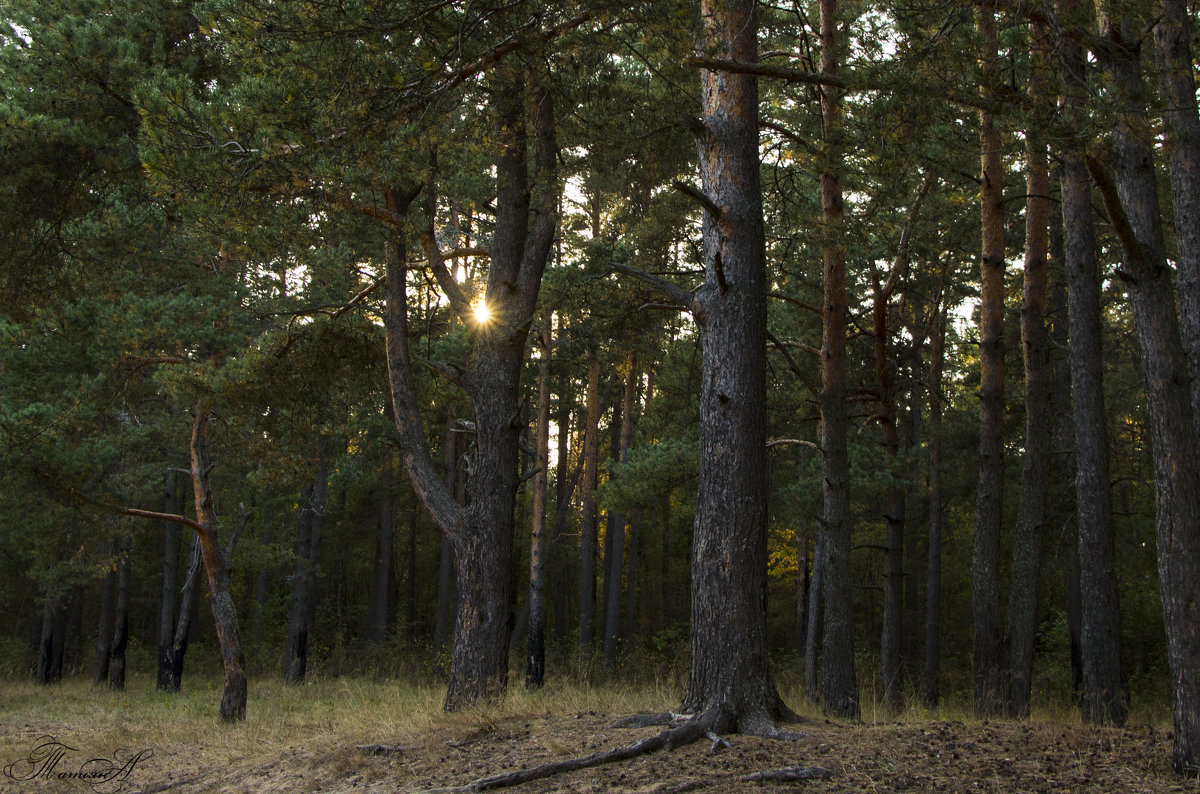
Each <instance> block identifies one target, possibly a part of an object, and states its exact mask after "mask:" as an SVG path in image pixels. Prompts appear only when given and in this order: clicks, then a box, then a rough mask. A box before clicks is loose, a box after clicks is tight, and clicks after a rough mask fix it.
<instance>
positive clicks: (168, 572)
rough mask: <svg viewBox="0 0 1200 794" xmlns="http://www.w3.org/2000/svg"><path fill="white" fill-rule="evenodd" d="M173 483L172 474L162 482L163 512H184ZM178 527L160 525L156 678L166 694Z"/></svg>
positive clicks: (177, 561) (167, 522) (166, 524)
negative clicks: (159, 585) (161, 540)
mask: <svg viewBox="0 0 1200 794" xmlns="http://www.w3.org/2000/svg"><path fill="white" fill-rule="evenodd" d="M179 502H180V499H179V495H178V490H177V488H176V484H175V472H173V471H170V472H167V474H166V476H165V477H164V481H163V512H166V513H173V514H178V513H182V512H183V507H182V505H181V504H180V503H179ZM180 531H181V530H180V527H179V525H178V524H176V523H175V522H173V521H164V522H163V525H162V537H163V561H162V586H161V587H160V588H159V600H158V678H157V682H156V684H155V687H156V688H157V689H160V690H163V691H167V684H168V682H169V681H170V679H171V640H172V638H173V637H174V636H175V610H176V603H175V588H176V587H178V582H177V580H178V578H179V535H180Z"/></svg>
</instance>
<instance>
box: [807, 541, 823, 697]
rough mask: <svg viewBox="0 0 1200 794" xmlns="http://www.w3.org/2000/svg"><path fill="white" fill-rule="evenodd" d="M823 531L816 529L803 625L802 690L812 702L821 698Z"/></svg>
mask: <svg viewBox="0 0 1200 794" xmlns="http://www.w3.org/2000/svg"><path fill="white" fill-rule="evenodd" d="M825 542H826V536H825V532H824V531H822V530H818V531H817V543H816V547H815V548H814V549H813V566H812V582H810V583H809V585H808V609H807V610H806V611H807V622H806V624H805V626H804V692H805V694H807V695H808V699H809V700H811V701H813V702H814V703H816V702H819V701H820V700H821V679H820V677H819V666H818V662H819V656H820V654H821V644H820V637H821V592H822V587H823V585H824V582H823V579H824V575H823V574H822V571H824V569H825V564H824V561H823V560H824V554H825V549H824V546H825Z"/></svg>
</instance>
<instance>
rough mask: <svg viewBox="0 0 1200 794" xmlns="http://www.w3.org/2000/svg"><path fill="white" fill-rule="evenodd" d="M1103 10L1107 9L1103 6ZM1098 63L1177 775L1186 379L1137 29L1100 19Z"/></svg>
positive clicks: (1190, 632) (1196, 501) (1194, 560)
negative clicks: (1138, 388)
mask: <svg viewBox="0 0 1200 794" xmlns="http://www.w3.org/2000/svg"><path fill="white" fill-rule="evenodd" d="M1101 8H1102V10H1107V4H1104V3H1102V4H1101ZM1102 30H1103V33H1104V39H1105V42H1104V43H1105V45H1106V47H1105V52H1104V59H1103V61H1102V65H1103V67H1104V71H1105V77H1106V81H1107V83H1108V88H1109V89H1110V91H1111V93H1112V95H1113V96H1114V98H1115V101H1116V106H1117V111H1118V118H1117V125H1116V129H1115V130H1114V133H1113V139H1112V140H1113V150H1112V158H1113V166H1112V172H1111V173H1110V172H1109V169H1108V167H1107V165H1106V164H1105V163H1104V162H1103V161H1102V160H1101V159H1100V157H1099V156H1098V155H1096V154H1094V153H1089V155H1088V158H1087V166H1088V170H1089V171H1090V172H1091V174H1092V178H1093V179H1094V180H1095V182H1096V186H1097V188H1098V189H1099V191H1100V195H1101V197H1102V198H1103V200H1104V206H1105V209H1107V210H1108V214H1109V218H1110V220H1111V221H1112V223H1113V226H1114V229H1115V231H1116V232H1117V234H1118V236H1119V237H1120V240H1121V244H1122V248H1123V249H1124V251H1125V268H1124V269H1123V270H1122V271H1121V273H1120V275H1121V278H1122V280H1123V281H1124V282H1125V286H1126V289H1127V291H1128V293H1129V298H1130V303H1131V304H1132V306H1133V320H1134V327H1135V329H1136V330H1137V335H1138V344H1139V348H1140V352H1141V360H1142V379H1143V381H1144V383H1145V387H1146V403H1147V408H1148V410H1149V416H1150V438H1151V443H1152V444H1153V449H1154V472H1155V477H1154V479H1155V504H1156V508H1157V518H1156V539H1157V545H1158V579H1159V593H1160V595H1161V597H1162V604H1163V614H1164V618H1165V624H1166V633H1167V662H1168V666H1169V668H1170V672H1171V693H1172V709H1171V710H1172V716H1173V721H1174V733H1175V750H1174V754H1173V762H1174V765H1175V768H1176V769H1177V770H1178V771H1180V772H1186V773H1190V774H1196V773H1200V666H1197V664H1196V660H1197V659H1200V630H1197V626H1200V599H1197V598H1196V592H1197V589H1198V588H1200V448H1198V446H1197V444H1196V436H1197V429H1196V417H1195V415H1194V414H1193V411H1192V402H1191V397H1192V395H1191V388H1190V384H1189V382H1188V380H1187V378H1186V373H1187V371H1188V368H1187V366H1188V365H1187V355H1186V353H1185V350H1184V344H1183V340H1182V338H1181V335H1180V327H1179V321H1178V317H1177V315H1176V308H1175V307H1176V304H1175V291H1174V289H1173V287H1172V284H1171V269H1170V267H1169V265H1168V262H1167V256H1166V245H1165V242H1164V240H1163V234H1162V224H1161V215H1160V213H1159V208H1158V190H1157V184H1156V182H1157V180H1156V178H1155V173H1154V154H1153V152H1154V147H1153V131H1152V130H1151V129H1150V128H1149V124H1148V113H1147V109H1148V108H1149V106H1150V105H1149V99H1148V97H1147V96H1146V92H1145V85H1144V82H1143V80H1142V74H1141V64H1140V60H1139V56H1138V41H1139V35H1140V25H1136V24H1133V23H1131V22H1130V21H1129V20H1124V19H1119V18H1112V17H1110V18H1106V19H1102Z"/></svg>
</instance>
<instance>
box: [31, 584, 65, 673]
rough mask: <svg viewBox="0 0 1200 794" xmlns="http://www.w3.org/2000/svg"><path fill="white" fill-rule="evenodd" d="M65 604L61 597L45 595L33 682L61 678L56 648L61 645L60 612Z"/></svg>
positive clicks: (60, 663) (59, 660)
mask: <svg viewBox="0 0 1200 794" xmlns="http://www.w3.org/2000/svg"><path fill="white" fill-rule="evenodd" d="M64 607H65V605H64V604H63V601H62V598H61V597H54V596H49V595H48V596H47V597H46V602H45V604H44V605H43V606H42V620H41V624H42V627H41V632H40V636H39V639H38V646H37V659H36V661H35V663H34V668H33V682H34V683H35V684H41V685H47V684H53V683H56V682H58V681H60V680H61V679H62V658H61V656H60V655H59V653H58V651H57V648H60V647H61V646H62V640H61V638H60V636H61V632H60V631H59V630H57V629H58V628H59V626H60V624H61V623H62V620H61V617H60V615H61V613H62V611H63V609H64Z"/></svg>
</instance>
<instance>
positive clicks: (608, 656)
mask: <svg viewBox="0 0 1200 794" xmlns="http://www.w3.org/2000/svg"><path fill="white" fill-rule="evenodd" d="M626 367H627V369H626V370H625V391H624V396H623V397H622V399H621V416H620V419H621V421H620V427H621V432H620V436H619V440H618V443H617V451H616V458H617V462H618V463H622V464H623V463H625V462H627V461H628V460H629V445H630V444H631V443H632V442H633V412H634V404H635V402H636V400H637V384H638V376H639V372H638V358H637V352H636V351H633V352H631V353H630V354H629V360H628V361H627V362H626ZM614 421H615V418H614ZM608 517H609V522H608V537H607V538H606V541H607V542H606V546H607V548H608V552H609V554H608V556H607V557H606V558H605V561H604V563H605V567H606V568H607V569H608V574H607V576H606V577H605V579H604V595H605V603H604V661H605V662H606V663H607V664H608V666H609V667H610V668H611V667H614V666H615V665H616V663H617V646H618V642H619V641H620V637H621V595H622V592H623V586H624V585H623V580H624V573H625V511H623V510H620V511H617V510H610V511H609V515H608Z"/></svg>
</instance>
